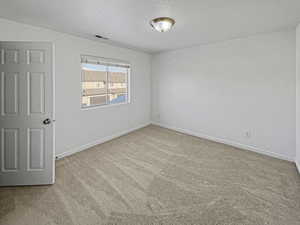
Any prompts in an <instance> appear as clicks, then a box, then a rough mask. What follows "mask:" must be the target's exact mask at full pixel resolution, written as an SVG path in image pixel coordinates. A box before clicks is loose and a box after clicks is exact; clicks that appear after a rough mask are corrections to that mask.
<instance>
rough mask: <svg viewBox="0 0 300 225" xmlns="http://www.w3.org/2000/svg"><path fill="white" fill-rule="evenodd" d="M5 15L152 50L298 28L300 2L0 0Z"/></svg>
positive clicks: (286, 0)
mask: <svg viewBox="0 0 300 225" xmlns="http://www.w3.org/2000/svg"><path fill="white" fill-rule="evenodd" d="M159 16H169V17H172V18H174V19H175V20H176V24H175V26H174V28H173V29H172V30H171V31H170V32H167V33H159V32H155V31H154V30H152V29H151V27H150V25H149V21H150V20H151V19H153V18H155V17H159ZM0 17H3V18H7V19H11V20H15V21H18V22H24V23H28V24H32V25H37V26H42V27H46V28H50V29H53V30H56V31H62V32H66V33H70V34H74V35H77V36H81V37H85V38H89V39H94V40H95V38H94V34H100V35H103V36H106V37H108V38H110V41H108V42H109V43H113V44H116V45H120V46H125V47H129V48H135V49H140V50H143V51H147V52H151V53H153V52H160V51H166V50H172V49H177V48H183V47H188V46H193V45H198V44H206V43H210V42H217V41H222V40H227V39H232V38H238V37H245V36H249V35H253V34H257V33H263V32H270V31H276V30H280V29H285V28H291V27H295V26H296V24H297V23H298V22H300V0H51V1H49V0H0ZM102 42H103V41H102Z"/></svg>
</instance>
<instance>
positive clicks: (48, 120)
mask: <svg viewBox="0 0 300 225" xmlns="http://www.w3.org/2000/svg"><path fill="white" fill-rule="evenodd" d="M50 123H51V120H50V119H49V118H47V119H45V120H44V121H43V124H45V125H48V124H50Z"/></svg>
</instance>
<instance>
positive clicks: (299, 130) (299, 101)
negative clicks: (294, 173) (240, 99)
mask: <svg viewBox="0 0 300 225" xmlns="http://www.w3.org/2000/svg"><path fill="white" fill-rule="evenodd" d="M296 49H297V50H296V54H297V56H296V57H297V58H296V68H297V69H296V70H297V71H296V79H297V83H296V84H297V87H296V108H297V109H296V160H295V161H296V165H297V167H298V170H299V173H300V25H298V27H297V31H296Z"/></svg>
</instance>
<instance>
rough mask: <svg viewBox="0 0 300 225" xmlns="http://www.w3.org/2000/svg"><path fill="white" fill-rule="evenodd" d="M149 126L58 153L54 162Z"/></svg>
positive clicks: (143, 125)
mask: <svg viewBox="0 0 300 225" xmlns="http://www.w3.org/2000/svg"><path fill="white" fill-rule="evenodd" d="M150 124H151V123H150V122H148V123H144V124H142V125H139V126H137V127H134V128H130V129H128V130H124V131H121V132H118V133H116V134H113V135H110V136H106V137H104V138H100V139H99V140H96V141H93V142H90V143H88V144H85V145H82V146H79V147H75V148H72V149H71V150H69V151H66V152H63V153H60V154H58V155H56V157H55V158H56V160H59V159H62V158H64V157H66V156H69V155H73V154H75V153H77V152H81V151H83V150H86V149H88V148H91V147H93V146H95V145H99V144H102V143H104V142H107V141H110V140H112V139H115V138H118V137H120V136H123V135H125V134H128V133H130V132H133V131H135V130H138V129H141V128H143V127H146V126H148V125H150Z"/></svg>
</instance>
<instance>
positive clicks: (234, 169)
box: [0, 125, 300, 225]
mask: <svg viewBox="0 0 300 225" xmlns="http://www.w3.org/2000/svg"><path fill="white" fill-rule="evenodd" d="M0 224H1V225H54V224H60V225H96V224H99V225H100V224H105V225H113V224H115V225H125V224H126V225H136V224H139V225H146V224H147V225H165V224H168V225H171V224H172V225H192V224H193V225H299V224H300V176H299V174H298V173H297V171H296V167H295V165H294V164H293V163H289V162H286V161H282V160H278V159H274V158H270V157H268V156H263V155H259V154H256V153H253V152H249V151H245V150H239V149H236V148H233V147H230V146H226V145H223V144H218V143H214V142H211V141H207V140H203V139H199V138H196V137H192V136H188V135H184V134H180V133H176V132H174V131H170V130H167V129H163V128H160V127H157V126H152V125H151V126H148V127H146V128H143V129H141V130H138V131H135V132H133V133H130V134H128V135H126V136H123V137H120V138H118V139H115V140H113V141H110V142H107V143H105V144H102V145H98V146H96V147H93V148H91V149H90V150H87V151H83V152H81V153H78V154H75V155H73V156H71V157H67V158H65V159H63V160H60V161H58V162H57V165H56V184H55V185H53V186H43V187H18V188H1V189H0Z"/></svg>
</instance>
